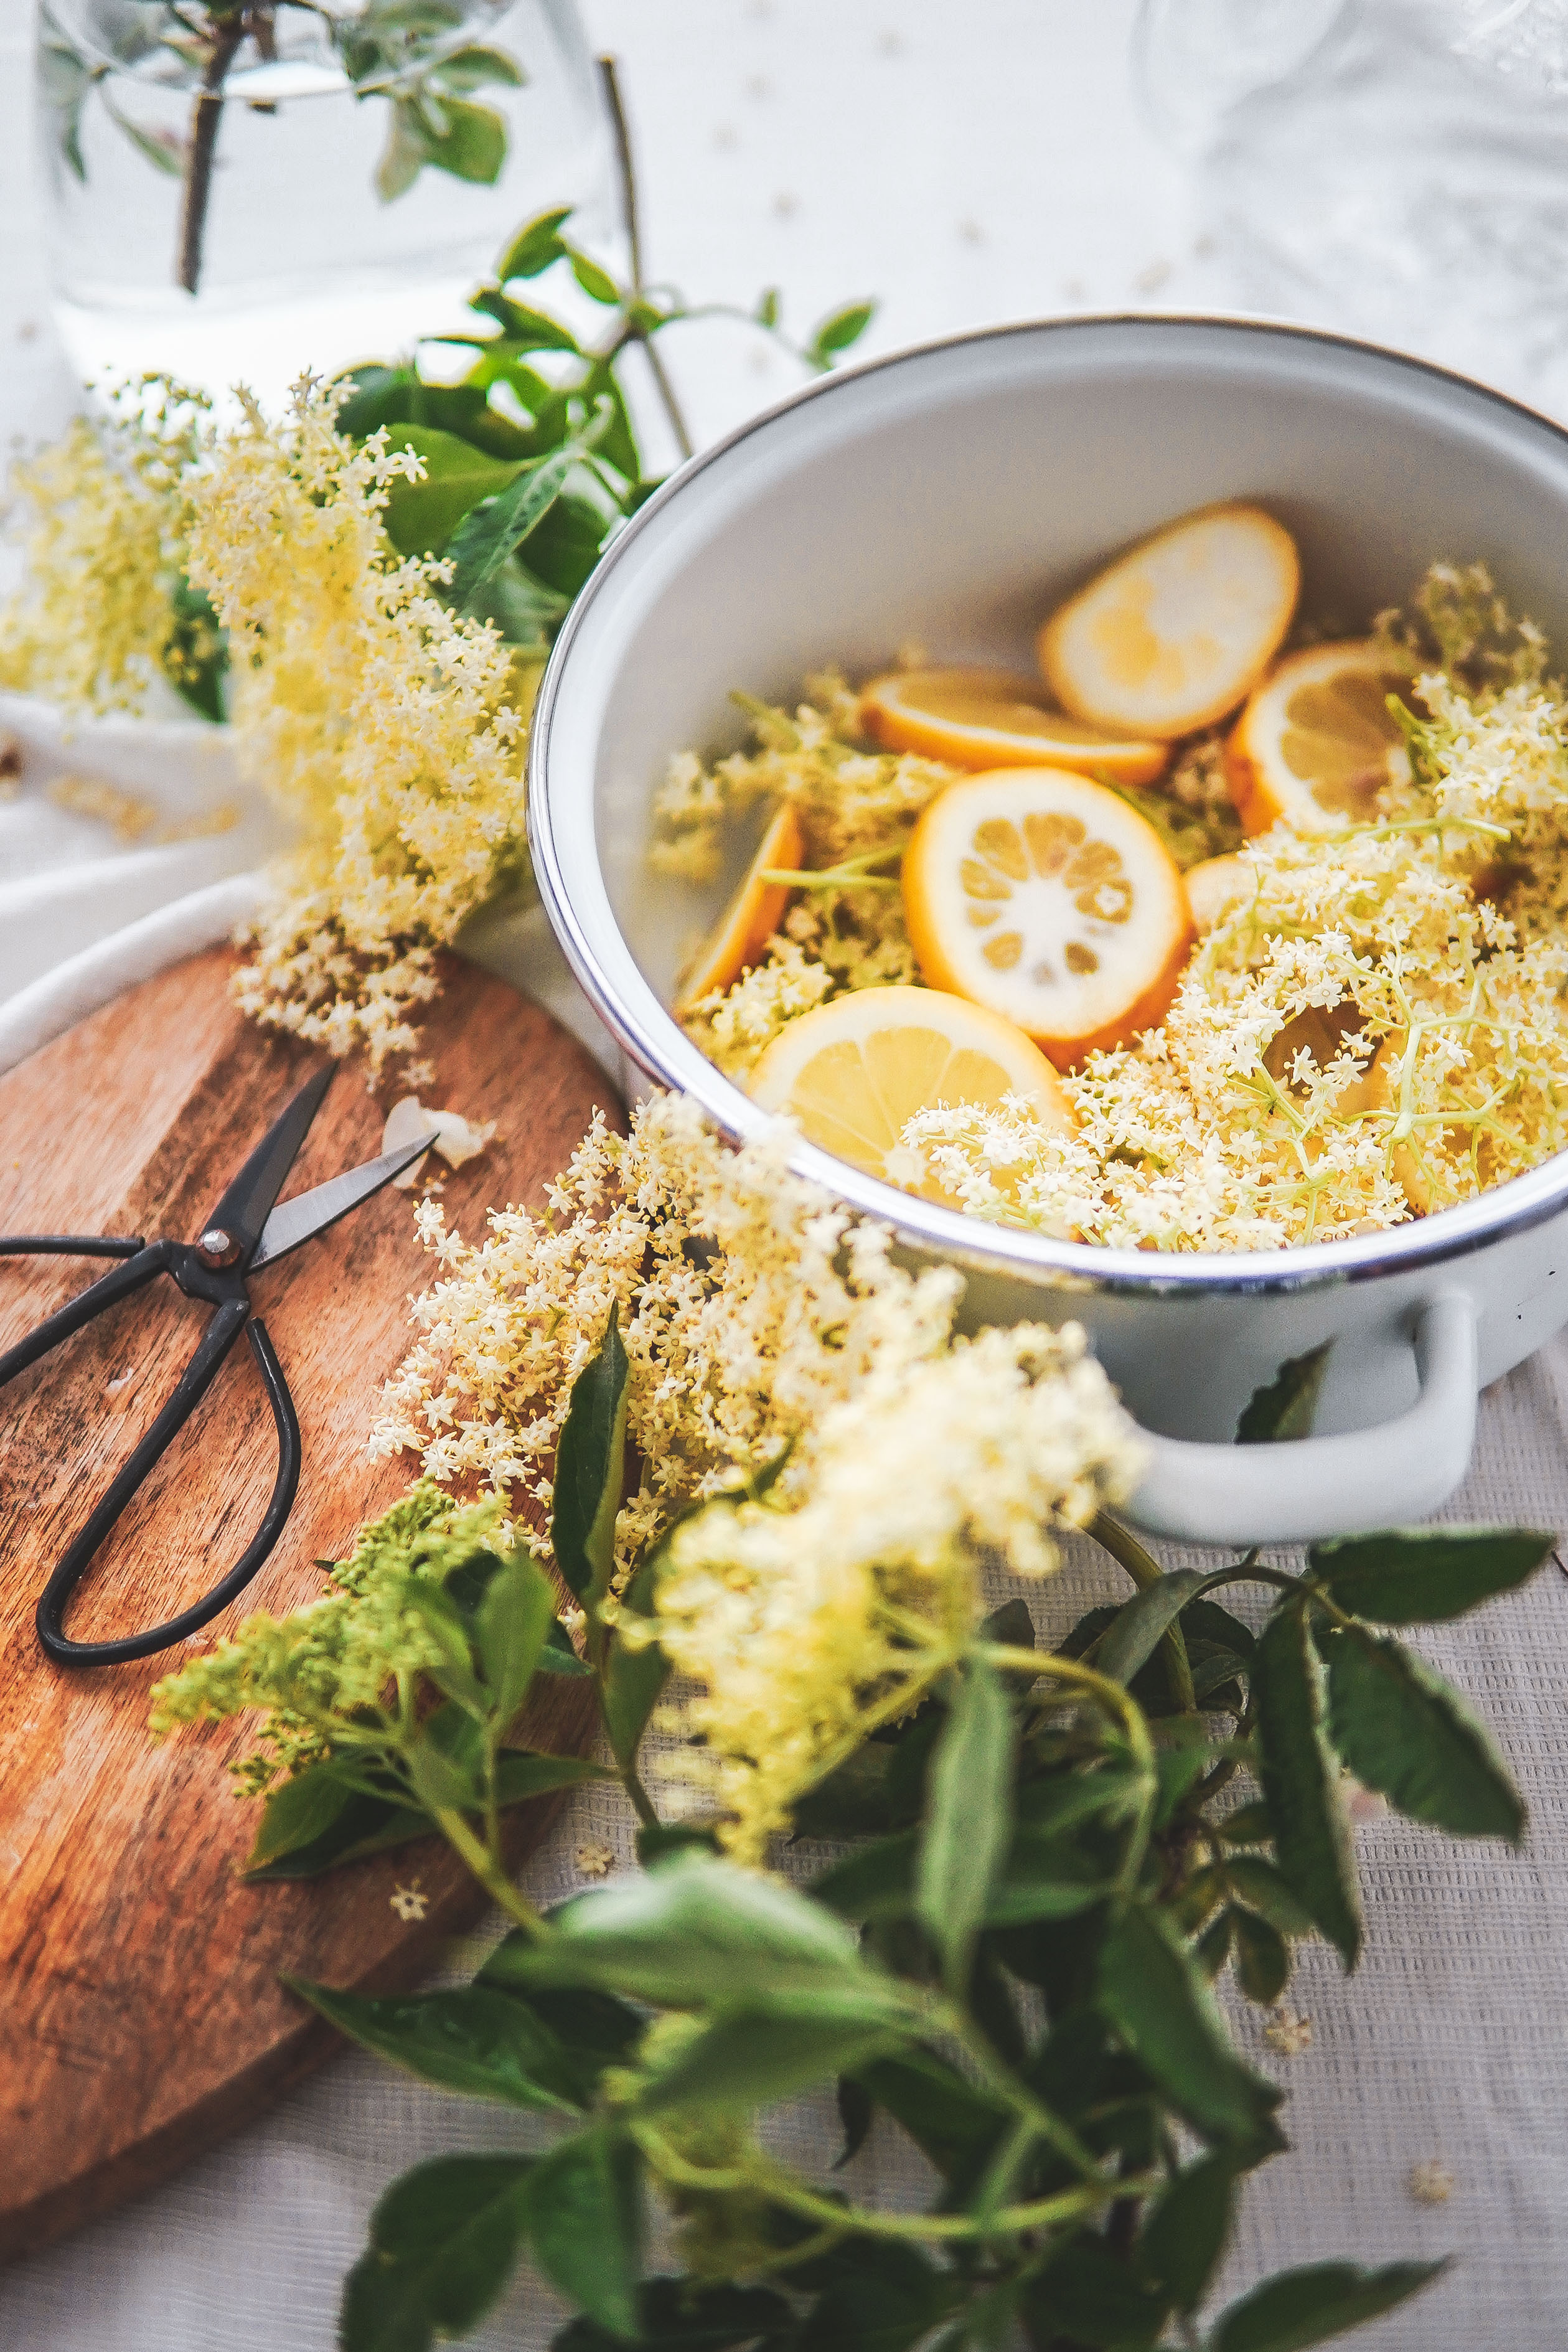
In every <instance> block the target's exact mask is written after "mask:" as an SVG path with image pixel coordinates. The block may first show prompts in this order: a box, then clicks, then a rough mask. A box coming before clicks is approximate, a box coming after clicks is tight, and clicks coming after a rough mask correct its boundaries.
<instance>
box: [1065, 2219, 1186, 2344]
mask: <svg viewBox="0 0 1568 2352" xmlns="http://www.w3.org/2000/svg"><path fill="white" fill-rule="evenodd" d="M1169 2309H1170V2302H1169V2298H1168V2297H1167V2296H1166V2295H1165V2294H1161V2293H1160V2292H1159V2290H1158V2289H1157V2288H1155V2287H1151V2286H1149V2285H1147V2284H1145V2282H1144V2281H1143V2280H1141V2279H1139V2278H1138V2277H1137V2275H1136V2274H1135V2273H1134V2272H1133V2271H1132V2270H1130V2269H1129V2268H1128V2266H1127V2264H1126V2263H1121V2262H1118V2261H1117V2259H1116V2257H1115V2255H1114V2254H1113V2253H1112V2252H1111V2250H1110V2248H1109V2247H1108V2246H1106V2245H1103V2244H1102V2243H1101V2242H1099V2241H1098V2240H1095V2239H1092V2238H1080V2239H1077V2240H1075V2241H1074V2242H1072V2243H1071V2244H1070V2245H1068V2246H1067V2247H1065V2248H1064V2249H1063V2251H1062V2252H1061V2253H1060V2254H1058V2255H1057V2257H1056V2259H1055V2261H1054V2262H1052V2263H1051V2264H1050V2265H1049V2267H1048V2268H1047V2270H1046V2271H1045V2273H1044V2275H1043V2276H1042V2277H1041V2278H1040V2280H1039V2281H1038V2282H1037V2284H1035V2286H1034V2287H1033V2288H1032V2290H1031V2292H1030V2315H1031V2318H1032V2321H1033V2325H1034V2328H1035V2331H1036V2332H1037V2334H1038V2335H1045V2334H1048V2333H1049V2334H1050V2335H1051V2336H1061V2337H1063V2338H1064V2339H1070V2340H1071V2342H1072V2343H1073V2344H1074V2345H1080V2344H1084V2345H1104V2346H1117V2347H1125V2352H1137V2347H1141V2346H1144V2345H1151V2344H1153V2343H1155V2340H1156V2339H1157V2337H1158V2336H1159V2333H1160V2330H1161V2328H1162V2327H1163V2326H1164V2325H1165V2319H1166V2313H1167V2312H1168V2311H1169Z"/></svg>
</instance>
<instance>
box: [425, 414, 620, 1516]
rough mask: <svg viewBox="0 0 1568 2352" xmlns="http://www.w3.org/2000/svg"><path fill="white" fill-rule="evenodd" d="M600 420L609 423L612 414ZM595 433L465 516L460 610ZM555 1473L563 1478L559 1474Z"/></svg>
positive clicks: (459, 533)
mask: <svg viewBox="0 0 1568 2352" xmlns="http://www.w3.org/2000/svg"><path fill="white" fill-rule="evenodd" d="M601 421H604V422H607V421H608V412H605V413H604V415H603V418H602V419H601ZM597 430H598V428H597V427H595V428H593V429H591V430H590V431H589V432H588V433H584V434H580V435H578V436H577V437H576V438H575V439H574V440H572V441H570V442H569V443H567V444H566V446H564V447H562V448H560V449H558V450H556V451H555V452H554V453H553V454H552V455H551V456H550V457H541V458H539V459H538V460H537V461H536V462H535V463H534V464H532V465H528V466H524V467H519V469H518V471H517V474H516V476H515V477H514V478H513V480H512V482H511V484H510V486H509V488H507V489H505V490H503V491H502V492H501V493H500V495H499V496H498V497H497V498H494V499H491V500H490V501H489V502H488V504H487V505H485V506H480V507H476V509H474V511H473V512H472V513H471V514H468V515H465V517H464V519H463V520H462V522H461V523H460V524H459V525H458V527H457V530H456V532H455V535H454V538H453V540H452V542H451V545H450V547H449V549H448V550H447V553H448V554H449V556H450V558H451V561H452V566H453V572H452V580H451V583H450V585H449V587H448V588H447V591H446V593H447V596H448V598H449V600H450V602H451V603H452V604H454V605H455V607H456V608H457V609H458V610H459V611H465V610H466V609H467V607H468V605H469V603H470V602H471V600H472V599H473V598H474V597H475V595H476V593H478V592H479V591H480V590H481V589H483V588H485V587H486V585H487V583H489V582H490V581H491V580H492V579H493V578H494V577H495V575H496V573H497V572H498V571H499V570H500V568H501V566H502V564H503V563H505V562H506V561H507V557H508V556H510V555H511V554H512V553H513V552H514V551H515V550H516V549H517V548H518V547H520V546H521V545H522V543H523V541H525V540H526V539H528V536H529V534H530V533H531V532H534V531H537V530H538V528H539V525H540V524H541V523H542V522H543V521H544V520H545V518H546V517H547V516H548V515H549V510H550V509H551V508H552V507H553V506H554V505H555V503H556V501H557V500H558V499H559V497H560V495H561V492H562V491H563V489H564V488H565V487H566V483H567V479H568V478H569V476H570V473H571V471H572V468H573V467H575V466H576V465H577V464H578V463H579V462H580V459H581V457H582V456H583V453H584V451H585V450H586V449H588V448H589V447H590V446H591V444H592V442H593V440H594V439H595V438H596V436H597ZM550 584H553V583H550ZM580 1377H584V1376H580ZM563 1434H564V1433H563ZM557 1475H558V1480H559V1470H558V1474H557Z"/></svg>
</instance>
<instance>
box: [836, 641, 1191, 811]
mask: <svg viewBox="0 0 1568 2352" xmlns="http://www.w3.org/2000/svg"><path fill="white" fill-rule="evenodd" d="M861 723H862V726H863V727H864V729H865V730H866V732H867V734H868V735H870V736H872V737H873V738H874V740H876V741H877V742H879V743H884V744H886V746H887V747H888V749H889V750H890V751H921V752H924V753H925V757H926V758H927V759H931V760H946V761H950V762H951V763H952V765H953V766H954V767H956V768H1038V767H1040V765H1041V764H1042V763H1049V765H1051V767H1055V768H1078V769H1082V771H1083V772H1085V773H1089V772H1093V771H1095V770H1097V769H1103V771H1104V772H1105V773H1106V774H1107V775H1110V776H1113V777H1114V778H1115V780H1116V782H1118V783H1123V784H1147V783H1152V782H1153V781H1154V779H1155V777H1156V776H1157V775H1158V774H1159V773H1160V771H1161V770H1162V769H1163V768H1164V766H1165V764H1166V761H1167V760H1168V759H1169V757H1170V752H1169V750H1168V748H1167V747H1166V745H1165V744H1164V743H1151V742H1143V741H1139V740H1137V739H1136V738H1129V737H1127V736H1125V735H1117V734H1113V733H1108V732H1107V731H1106V730H1105V729H1104V728H1103V727H1093V726H1091V725H1090V724H1089V723H1088V721H1087V720H1085V719H1074V718H1073V717H1072V716H1071V714H1070V713H1069V712H1067V711H1065V710H1052V709H1050V708H1049V706H1048V704H1047V702H1046V698H1045V696H1044V695H1043V694H1042V693H1041V692H1040V683H1039V681H1038V679H1034V678H1027V677H1014V676H1013V674H1012V673H1011V671H1010V670H1005V669H917V670H895V671H894V672H893V673H892V674H891V675H890V676H889V677H877V678H873V680H872V682H871V684H870V685H869V686H868V687H867V688H865V690H864V692H863V693H862V696H861Z"/></svg>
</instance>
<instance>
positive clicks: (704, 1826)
mask: <svg viewBox="0 0 1568 2352" xmlns="http://www.w3.org/2000/svg"><path fill="white" fill-rule="evenodd" d="M722 1850H723V1849H722V1848H721V1847H720V1845H719V1842H718V1827H717V1823H716V1820H715V1819H714V1818H713V1817H711V1816H710V1817H708V1818H707V1819H698V1820H694V1821H685V1822H641V1823H640V1824H639V1826H638V1830H637V1859H638V1861H639V1862H640V1863H641V1864H642V1865H643V1869H644V1870H656V1869H657V1868H658V1866H659V1864H660V1863H662V1862H668V1861H669V1860H670V1859H671V1857H672V1856H673V1855H674V1854H677V1853H720V1852H722Z"/></svg>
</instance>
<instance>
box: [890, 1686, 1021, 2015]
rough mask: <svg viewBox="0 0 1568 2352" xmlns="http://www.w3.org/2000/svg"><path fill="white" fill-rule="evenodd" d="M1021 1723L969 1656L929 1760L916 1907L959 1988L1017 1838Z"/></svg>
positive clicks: (952, 1985)
mask: <svg viewBox="0 0 1568 2352" xmlns="http://www.w3.org/2000/svg"><path fill="white" fill-rule="evenodd" d="M1017 1753H1018V1724H1017V1721H1016V1718H1015V1717H1014V1715H1013V1711H1012V1708H1011V1707H1010V1706H1009V1704H1008V1697H1007V1693H1006V1692H1005V1691H1004V1689H1003V1688H1002V1685H1001V1684H1000V1682H999V1681H998V1678H997V1676H996V1675H994V1674H993V1673H992V1672H991V1669H990V1668H989V1667H988V1666H987V1665H985V1664H981V1663H980V1661H978V1660H977V1659H973V1658H972V1659H970V1661H969V1663H968V1664H967V1668H966V1670H965V1673H964V1677H963V1680H962V1681H961V1682H960V1683H959V1685H958V1687H957V1690H956V1694H955V1696H954V1698H953V1701H952V1704H951V1706H949V1708H948V1711H947V1719H946V1723H945V1724H944V1725H943V1727H942V1733H941V1737H940V1738H939V1739H938V1740H937V1743H936V1748H935V1750H934V1752H933V1755H932V1759H931V1773H930V1780H929V1790H930V1795H929V1799H928V1802H927V1807H926V1816H925V1830H924V1832H923V1833H922V1836H921V1840H920V1850H919V1857H918V1861H917V1864H916V1867H915V1910H916V1912H917V1914H918V1916H919V1917H920V1919H921V1921H922V1922H923V1924H924V1926H925V1929H926V1932H927V1934H928V1935H929V1936H930V1937H931V1940H932V1942H933V1943H934V1944H935V1945H936V1948H937V1950H938V1951H939V1952H940V1953H941V1955H942V1960H943V1974H944V1976H945V1978H946V1983H947V1987H948V1990H949V1991H951V1992H954V1993H961V1992H962V1990H963V1987H964V1985H965V1983H966V1982H967V1978H968V1973H969V1961H970V1958H971V1956H972V1954H973V1952H974V1948H975V1937H976V1936H977V1934H978V1932H979V1927H980V1922H981V1920H982V1919H983V1918H984V1917H985V1916H986V1906H987V1904H988V1901H989V1898H990V1893H991V1888H992V1886H993V1885H994V1884H995V1881H996V1877H997V1874H998V1869H999V1867H1000V1865H1001V1862H1002V1858H1003V1856H1004V1855H1005V1854H1006V1853H1007V1850H1008V1846H1009V1843H1010V1841H1011V1837H1012V1787H1013V1763H1014V1759H1015V1757H1016V1756H1017Z"/></svg>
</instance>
